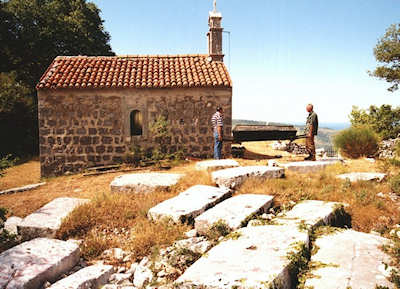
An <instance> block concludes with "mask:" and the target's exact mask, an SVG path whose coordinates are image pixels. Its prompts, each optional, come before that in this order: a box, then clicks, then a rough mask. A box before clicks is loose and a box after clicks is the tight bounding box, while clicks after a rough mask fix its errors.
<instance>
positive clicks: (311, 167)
mask: <svg viewBox="0 0 400 289" xmlns="http://www.w3.org/2000/svg"><path fill="white" fill-rule="evenodd" d="M335 163H337V161H302V162H292V163H287V164H283V166H284V167H285V168H286V169H287V170H289V171H292V172H297V173H315V172H318V171H321V170H323V169H325V168H326V167H327V166H329V165H333V164H335Z"/></svg>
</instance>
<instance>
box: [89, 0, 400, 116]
mask: <svg viewBox="0 0 400 289" xmlns="http://www.w3.org/2000/svg"><path fill="white" fill-rule="evenodd" d="M91 2H94V3H95V4H96V5H97V6H98V7H99V8H100V9H101V17H102V18H103V19H104V21H105V22H104V26H105V30H106V31H108V32H109V33H110V35H111V42H110V43H111V47H112V49H113V51H114V52H115V53H116V54H118V55H123V54H205V53H207V40H206V33H207V31H208V12H209V11H211V10H212V8H213V5H212V2H213V1H212V0H141V1H139V0H113V1H110V0H91ZM217 9H218V11H219V12H221V13H222V16H223V19H222V26H223V27H224V30H225V31H226V32H227V33H224V42H223V47H224V54H225V59H224V62H225V64H226V66H227V67H228V69H229V72H230V75H231V78H232V81H233V97H232V106H233V107H232V114H233V118H236V119H251V120H262V121H269V122H285V123H301V122H304V121H305V119H306V117H307V112H306V110H305V107H306V104H308V103H312V104H314V110H315V111H316V112H317V114H318V117H319V121H320V123H329V122H336V123H338V122H348V121H349V114H350V112H351V110H352V106H353V105H356V106H358V107H359V108H364V109H367V108H368V107H369V106H370V105H382V104H391V105H392V106H399V105H400V91H398V92H394V93H392V92H389V91H387V88H388V87H389V86H390V84H388V83H386V82H385V81H384V80H380V79H376V78H373V77H371V76H369V75H368V71H369V70H373V69H374V68H375V67H376V65H377V62H376V60H375V58H374V55H373V48H374V47H375V45H376V44H377V41H378V40H379V39H380V38H381V37H382V36H383V35H384V33H385V30H386V29H387V28H388V27H389V26H390V25H391V24H394V23H399V22H400V19H399V17H400V1H399V0H335V1H330V0H218V1H217ZM228 32H229V33H228Z"/></svg>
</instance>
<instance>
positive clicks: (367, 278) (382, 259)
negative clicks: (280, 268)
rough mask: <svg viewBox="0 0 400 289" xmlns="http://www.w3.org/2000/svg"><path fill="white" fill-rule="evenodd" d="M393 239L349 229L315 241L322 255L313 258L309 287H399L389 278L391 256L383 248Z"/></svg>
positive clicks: (306, 286)
mask: <svg viewBox="0 0 400 289" xmlns="http://www.w3.org/2000/svg"><path fill="white" fill-rule="evenodd" d="M388 242H389V240H388V239H385V238H382V237H380V236H376V235H372V234H366V233H361V232H356V231H353V230H345V231H340V232H335V233H332V234H329V235H325V236H322V237H320V238H318V239H317V240H316V241H315V245H316V246H318V248H319V250H318V252H317V253H316V254H315V255H313V256H312V257H311V262H313V263H314V264H315V267H316V268H315V269H314V270H312V271H311V272H310V273H311V276H313V277H310V278H309V279H307V280H306V283H305V288H315V289H322V288H323V289H330V288H332V289H338V288H340V289H341V288H343V289H346V288H371V289H373V288H376V286H377V285H380V286H383V287H385V288H395V286H394V284H392V283H391V282H389V281H388V280H387V279H386V277H388V276H390V270H391V268H390V267H389V266H388V267H387V268H386V269H385V267H386V266H385V264H389V263H390V257H389V256H388V255H386V254H385V253H384V252H383V251H382V250H381V249H380V248H379V247H380V246H382V245H383V244H386V243H388ZM308 286H309V287H308Z"/></svg>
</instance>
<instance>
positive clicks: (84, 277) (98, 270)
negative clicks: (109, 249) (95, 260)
mask: <svg viewBox="0 0 400 289" xmlns="http://www.w3.org/2000/svg"><path fill="white" fill-rule="evenodd" d="M113 273H114V268H113V266H111V265H93V266H89V267H86V268H83V269H81V270H79V271H78V272H76V273H74V274H71V275H69V276H68V277H66V278H64V279H61V280H59V281H57V282H56V283H54V284H53V285H51V286H50V287H49V289H87V288H91V289H97V288H100V287H101V286H103V285H105V284H107V282H108V280H109V279H110V276H111V275H112V274H113Z"/></svg>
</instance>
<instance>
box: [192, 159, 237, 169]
mask: <svg viewBox="0 0 400 289" xmlns="http://www.w3.org/2000/svg"><path fill="white" fill-rule="evenodd" d="M238 166H239V163H238V162H237V161H235V160H231V159H224V160H208V161H201V162H197V163H196V170H198V171H201V170H206V171H211V170H220V169H226V168H233V167H238Z"/></svg>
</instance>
